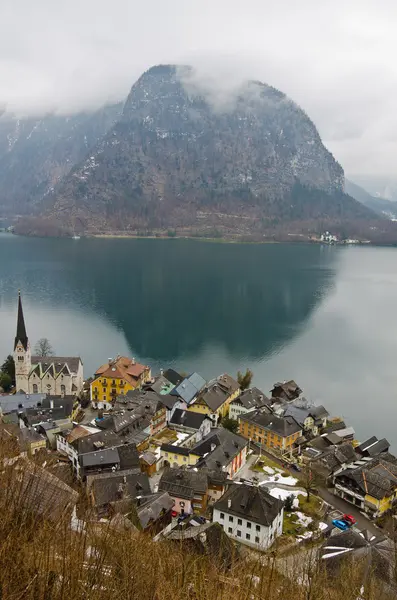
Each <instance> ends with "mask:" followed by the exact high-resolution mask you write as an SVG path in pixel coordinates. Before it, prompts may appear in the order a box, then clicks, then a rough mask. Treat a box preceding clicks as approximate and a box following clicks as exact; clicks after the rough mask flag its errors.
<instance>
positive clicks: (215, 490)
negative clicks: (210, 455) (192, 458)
mask: <svg viewBox="0 0 397 600" xmlns="http://www.w3.org/2000/svg"><path fill="white" fill-rule="evenodd" d="M200 470H201V472H204V473H206V474H207V477H208V504H209V505H210V506H211V505H212V504H215V502H217V501H218V500H219V499H220V498H221V497H222V496H223V494H224V493H225V492H226V490H227V489H228V487H229V485H230V484H231V481H230V479H229V476H228V473H226V472H225V471H222V470H221V469H212V470H211V469H207V468H205V467H204V468H201V469H200Z"/></svg>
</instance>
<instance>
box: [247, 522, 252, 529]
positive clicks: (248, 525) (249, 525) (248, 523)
mask: <svg viewBox="0 0 397 600" xmlns="http://www.w3.org/2000/svg"><path fill="white" fill-rule="evenodd" d="M247 529H251V523H250V522H249V521H247Z"/></svg>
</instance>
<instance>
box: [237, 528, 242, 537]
mask: <svg viewBox="0 0 397 600" xmlns="http://www.w3.org/2000/svg"><path fill="white" fill-rule="evenodd" d="M237 537H241V531H240V530H239V529H238V530H237Z"/></svg>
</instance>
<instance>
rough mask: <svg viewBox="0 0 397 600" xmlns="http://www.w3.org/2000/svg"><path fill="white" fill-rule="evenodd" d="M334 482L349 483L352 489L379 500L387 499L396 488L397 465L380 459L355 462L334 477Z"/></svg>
mask: <svg viewBox="0 0 397 600" xmlns="http://www.w3.org/2000/svg"><path fill="white" fill-rule="evenodd" d="M336 480H341V481H343V482H346V480H347V481H350V484H351V485H352V487H353V488H356V489H360V490H361V492H362V494H364V495H365V494H369V495H370V496H372V497H373V498H377V499H378V500H381V499H382V498H385V497H389V496H390V495H391V494H392V493H393V490H395V489H396V488H397V465H396V464H393V463H390V462H388V461H386V460H382V457H377V458H372V459H370V460H368V459H367V461H366V462H365V463H363V461H362V460H361V461H356V462H355V463H353V464H350V465H348V466H347V467H346V468H345V469H343V471H341V472H340V473H338V474H337V475H336Z"/></svg>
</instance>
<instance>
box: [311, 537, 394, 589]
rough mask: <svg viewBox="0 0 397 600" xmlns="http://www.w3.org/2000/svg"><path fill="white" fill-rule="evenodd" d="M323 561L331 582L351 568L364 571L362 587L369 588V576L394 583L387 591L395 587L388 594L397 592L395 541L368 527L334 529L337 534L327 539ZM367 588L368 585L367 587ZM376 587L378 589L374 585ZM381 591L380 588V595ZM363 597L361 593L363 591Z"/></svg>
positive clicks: (322, 550) (322, 551)
mask: <svg viewBox="0 0 397 600" xmlns="http://www.w3.org/2000/svg"><path fill="white" fill-rule="evenodd" d="M320 557H321V562H322V563H323V565H324V567H325V569H326V570H327V572H328V575H329V576H330V578H331V580H332V581H335V580H337V579H338V578H339V577H343V576H344V575H345V574H346V573H348V572H349V567H354V570H355V573H356V574H357V569H360V570H361V586H360V581H357V579H356V581H357V584H358V586H360V587H361V589H363V587H364V589H366V588H367V586H368V587H369V581H368V578H369V577H371V578H375V580H376V581H377V582H378V583H380V584H381V585H382V584H386V586H391V589H390V588H389V589H388V592H389V593H390V591H393V590H394V593H393V594H390V596H389V594H387V595H386V596H387V597H390V598H392V597H394V596H395V593H396V581H397V578H396V575H397V573H396V559H395V558H396V557H395V542H393V541H392V540H390V539H389V538H387V537H385V536H384V535H381V534H380V533H379V534H378V535H374V534H373V533H370V532H369V531H367V530H362V531H358V530H356V529H349V530H348V531H339V530H334V533H333V534H331V536H330V537H329V538H328V539H327V540H326V541H325V542H324V544H323V545H322V547H321V550H320ZM367 589H368V588H367ZM374 589H376V588H374ZM380 591H381V590H379V588H378V592H377V593H378V594H379V593H380ZM360 597H361V594H360Z"/></svg>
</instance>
